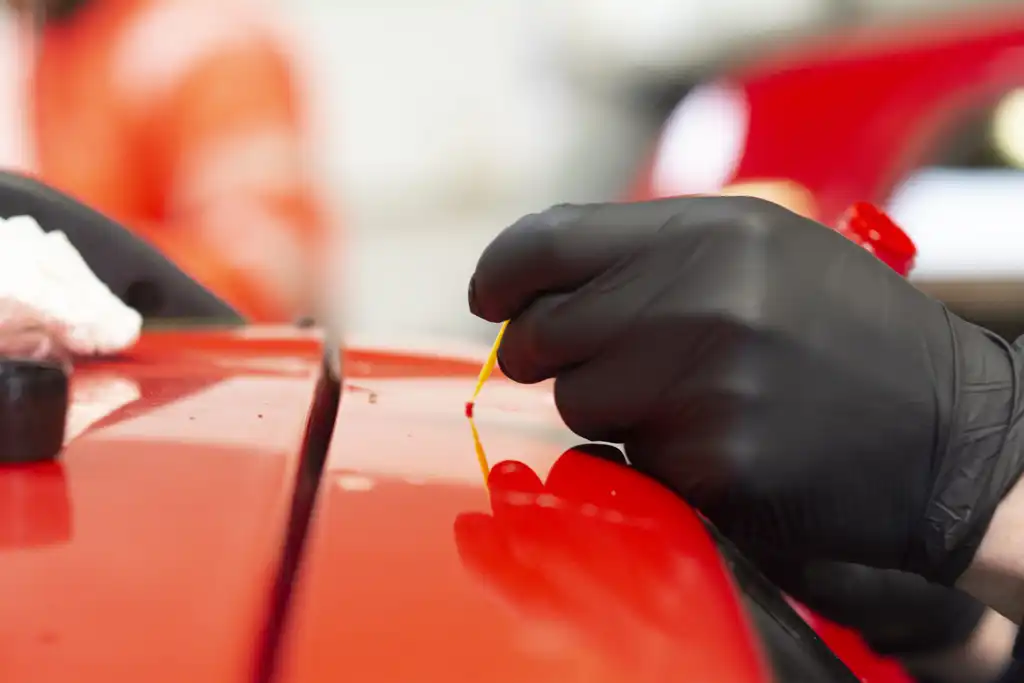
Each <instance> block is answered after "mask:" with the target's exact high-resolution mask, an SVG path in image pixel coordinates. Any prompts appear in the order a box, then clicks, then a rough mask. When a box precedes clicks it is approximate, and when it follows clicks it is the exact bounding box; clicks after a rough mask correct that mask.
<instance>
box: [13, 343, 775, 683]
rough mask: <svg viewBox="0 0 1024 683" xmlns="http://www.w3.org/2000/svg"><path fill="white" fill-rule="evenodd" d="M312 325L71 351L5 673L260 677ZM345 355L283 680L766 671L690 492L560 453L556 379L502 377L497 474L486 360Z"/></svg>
mask: <svg viewBox="0 0 1024 683" xmlns="http://www.w3.org/2000/svg"><path fill="white" fill-rule="evenodd" d="M318 346H319V342H318V341H317V339H316V338H315V337H314V336H311V335H302V334H300V333H287V334H280V335H279V334H277V333H275V332H273V331H263V330H259V329H248V330H247V329H241V330H237V331H221V332H181V333H172V332H164V333H156V332H154V333H149V334H147V335H145V336H144V337H143V339H142V341H141V343H140V344H139V346H138V347H137V348H135V349H134V350H132V351H131V352H130V354H128V355H126V356H125V357H124V358H120V359H114V360H108V361H101V362H90V363H83V364H81V365H80V366H79V367H77V368H76V370H75V375H74V378H73V406H72V415H71V420H70V421H71V425H70V426H69V428H70V432H69V441H68V443H67V446H66V449H65V452H64V453H63V455H62V457H61V459H60V461H59V463H57V464H49V465H43V466H31V467H20V468H6V469H2V470H0V494H2V495H0V501H2V502H0V604H2V605H3V606H4V611H3V619H0V680H5V681H19V682H20V681H32V682H33V683H50V682H53V683H56V682H58V681H60V682H61V683H63V682H65V681H69V680H74V681H80V682H82V683H90V682H96V683H99V681H103V682H104V683H111V682H113V683H117V682H119V681H123V682H125V683H127V682H129V681H131V682H135V681H147V682H154V681H167V682H171V681H175V682H180V681H189V682H190V683H204V682H210V683H213V682H215V681H216V682H217V683H223V682H224V681H245V680H251V679H250V678H249V676H250V672H251V666H252V664H253V648H254V646H255V643H256V642H257V633H258V630H259V626H260V625H261V623H262V618H263V614H264V609H265V607H266V602H265V601H266V599H267V593H268V588H269V585H270V581H271V575H272V571H273V569H274V567H275V563H276V559H275V557H276V553H277V552H278V551H279V550H280V545H281V538H282V531H283V525H284V523H285V519H286V515H287V509H288V497H289V495H290V493H291V486H292V477H293V475H294V467H295V464H296V462H297V456H296V454H297V452H298V449H299V444H300V440H301V434H302V428H303V425H304V421H305V417H306V411H307V408H308V405H309V401H310V398H311V394H312V389H313V385H314V380H315V375H316V369H317V367H318V363H319V348H318ZM346 355H347V358H346V367H347V370H348V372H349V377H348V381H349V382H350V383H351V384H350V386H349V387H348V391H347V392H346V394H345V397H344V399H343V403H342V410H341V411H340V414H339V415H340V419H339V423H338V425H337V429H336V432H335V441H334V442H333V447H332V451H331V453H330V458H329V462H328V471H327V473H326V475H325V479H324V482H323V488H322V495H321V498H320V502H319V508H318V510H317V512H316V515H315V517H314V525H313V528H312V531H311V539H310V546H309V548H308V554H307V557H306V563H305V565H304V569H303V573H302V579H301V581H300V582H299V584H298V590H297V594H296V598H295V600H296V602H295V609H294V612H293V614H292V617H291V620H290V621H289V628H288V630H287V632H286V637H285V641H284V654H285V656H284V659H283V662H282V668H281V675H282V680H286V681H292V682H294V683H312V682H320V681H323V682H331V683H333V682H335V681H338V680H362V681H382V682H384V681H386V682H388V683H391V682H393V681H397V680H437V681H445V682H446V683H447V682H452V681H467V682H469V681H472V682H473V683H477V682H478V681H480V680H508V681H522V680H531V681H538V682H539V681H545V680H550V681H555V680H558V681H564V680H567V679H584V680H587V681H630V682H636V681H664V680H714V681H730V682H734V683H744V682H747V681H749V682H751V683H753V682H759V681H766V680H768V677H769V674H768V669H767V666H766V664H765V660H764V659H763V657H762V653H761V652H759V651H758V646H757V645H756V643H757V640H756V638H755V637H754V634H753V632H752V629H751V627H750V625H749V624H748V623H747V620H746V618H745V616H744V615H743V612H742V608H741V607H740V604H739V602H738V601H737V598H736V593H735V590H734V587H733V585H732V581H731V579H730V577H729V575H728V573H727V571H726V569H725V567H724V565H723V563H722V561H721V559H720V558H719V556H718V554H717V551H716V548H715V546H714V544H713V542H712V541H711V539H710V537H709V536H708V535H707V533H706V531H705V529H704V527H703V526H702V524H701V523H700V521H699V519H698V518H697V516H696V515H695V514H694V513H693V512H692V511H691V510H690V509H689V508H688V507H687V506H686V505H685V504H684V503H682V502H681V501H680V500H679V499H677V498H676V497H675V496H673V495H671V494H670V493H668V492H667V491H666V490H664V489H662V488H660V487H659V486H657V485H655V484H654V483H653V482H651V481H649V480H647V479H645V478H643V477H640V476H639V475H636V474H634V473H632V472H630V471H629V470H628V469H626V468H623V467H620V466H617V465H613V464H610V463H607V462H604V461H601V460H597V459H594V458H591V457H587V456H580V455H578V454H577V455H575V456H574V455H572V454H568V455H566V456H561V454H562V451H563V449H564V448H565V447H567V446H569V445H572V444H573V443H575V441H576V440H575V439H574V438H573V437H572V435H571V434H568V433H567V431H566V430H565V428H564V427H563V426H562V425H561V423H560V421H559V419H558V416H557V413H556V411H555V410H554V406H553V402H552V400H551V394H550V388H549V387H546V386H535V387H522V386H518V385H513V384H512V383H509V382H507V381H505V380H503V379H500V378H499V379H496V380H495V381H494V382H493V383H492V384H490V385H488V387H487V388H486V390H485V394H484V398H483V399H482V400H481V403H480V406H479V409H478V411H477V419H478V421H479V427H480V432H481V434H482V438H483V443H484V445H485V446H486V448H487V449H488V452H489V456H490V458H491V462H492V463H497V462H498V461H501V460H508V461H515V463H513V464H504V465H498V466H497V467H496V468H495V470H494V471H493V472H492V475H491V486H490V489H488V488H487V487H485V485H484V481H483V478H482V475H481V473H480V471H479V468H478V464H477V459H476V455H475V451H474V443H473V439H472V437H471V432H470V429H469V424H468V423H467V420H466V419H465V417H464V416H463V405H464V401H465V399H466V397H467V395H468V393H469V392H470V391H471V389H472V385H473V380H474V379H475V376H476V373H477V371H478V369H479V366H478V364H477V363H476V362H475V360H460V359H458V358H444V357H431V356H426V355H420V356H417V355H412V354H394V353H385V352H372V351H351V352H348V353H347V354H346ZM125 387H132V388H133V389H132V390H130V391H125ZM560 456H561V457H560ZM555 463H557V464H555ZM556 470H557V471H560V472H561V473H562V474H561V475H560V476H556ZM534 472H536V473H538V474H533V473H534ZM496 473H500V474H499V475H496ZM496 476H497V478H495V477H496ZM542 478H545V479H546V482H545V483H543V484H542V483H541V481H542ZM568 531H571V532H572V533H569V534H568V535H566V533H567V532H568ZM510 553H511V554H510Z"/></svg>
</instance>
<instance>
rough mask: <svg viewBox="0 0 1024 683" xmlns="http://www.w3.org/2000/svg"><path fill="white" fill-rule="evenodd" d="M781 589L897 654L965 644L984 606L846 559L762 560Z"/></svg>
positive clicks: (950, 591) (879, 649)
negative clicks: (812, 560) (798, 563)
mask: <svg viewBox="0 0 1024 683" xmlns="http://www.w3.org/2000/svg"><path fill="white" fill-rule="evenodd" d="M761 568H762V571H764V572H765V574H766V575H768V576H769V577H770V578H771V579H772V580H773V581H774V582H775V583H776V584H777V585H778V586H779V587H780V588H782V590H784V591H786V592H787V593H789V594H790V595H791V596H793V597H794V598H796V599H797V600H799V601H800V602H802V603H803V604H805V605H807V606H808V607H810V608H811V609H813V610H814V611H815V612H817V613H818V614H820V615H821V616H823V617H825V618H826V619H829V620H831V621H834V622H836V623H837V624H841V625H843V626H846V627H849V628H852V629H854V630H855V631H857V632H858V633H860V635H861V636H862V637H863V638H864V640H865V641H866V642H867V643H868V645H870V646H871V649H873V650H874V651H875V652H878V653H879V654H883V655H891V656H896V657H908V656H918V655H931V654H938V653H942V652H946V651H950V650H953V649H955V648H957V647H960V646H963V645H964V644H965V643H966V642H967V640H968V638H970V636H971V634H973V633H974V630H975V629H976V628H977V627H978V624H979V622H980V621H981V617H982V615H983V614H984V613H985V606H984V605H982V604H981V603H980V602H978V601H977V600H975V599H974V598H972V597H971V596H969V595H967V594H966V593H962V592H960V591H958V590H955V589H952V588H948V587H946V586H941V585H939V584H935V583H929V582H928V581H926V580H924V579H922V578H921V577H920V576H917V575H915V574H908V573H906V572H901V571H898V570H894V569H875V568H873V567H865V566H862V565H856V564H848V563H845V562H830V561H814V562H807V563H804V564H803V565H797V564H790V563H786V562H779V563H772V562H767V563H761Z"/></svg>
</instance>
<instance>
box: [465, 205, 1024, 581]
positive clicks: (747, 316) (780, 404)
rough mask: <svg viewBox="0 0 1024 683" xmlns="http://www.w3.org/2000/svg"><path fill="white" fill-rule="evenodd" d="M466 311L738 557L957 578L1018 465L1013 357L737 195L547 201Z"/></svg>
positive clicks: (830, 237)
mask: <svg viewBox="0 0 1024 683" xmlns="http://www.w3.org/2000/svg"><path fill="white" fill-rule="evenodd" d="M469 300H470V308H471V310H472V311H473V312H474V313H475V314H476V315H478V316H480V317H482V318H484V319H486V320H490V321H494V322H497V321H501V320H505V319H509V318H510V319H511V323H510V325H509V328H508V331H507V332H506V336H505V340H504V342H503V344H502V347H501V351H500V355H499V360H500V363H501V368H502V369H503V370H504V372H505V374H506V375H508V376H509V377H510V378H511V379H513V380H516V381H519V382H525V383H531V382H538V381H540V380H544V379H546V378H551V377H555V378H556V383H555V400H556V402H557V405H558V409H559V412H560V413H561V416H562V418H563V420H564V421H565V423H566V424H567V425H568V426H569V427H570V428H571V429H572V430H573V431H574V432H576V433H577V434H579V435H581V436H583V437H584V438H587V439H591V440H595V441H609V442H615V443H622V444H624V446H625V449H626V452H627V454H628V456H629V458H630V460H631V461H632V463H633V465H634V466H635V467H636V468H637V469H639V470H641V471H642V472H645V473H647V474H648V475H650V476H652V477H654V478H656V479H658V480H659V481H661V482H662V483H663V484H665V485H667V486H668V487H670V488H672V489H673V490H675V491H676V492H678V493H679V494H681V495H683V496H684V497H686V498H687V499H688V500H689V501H690V502H691V503H693V504H695V505H696V506H697V507H698V508H699V509H700V510H701V511H702V512H703V513H704V514H705V515H706V516H708V517H709V519H711V520H712V521H713V522H714V523H715V524H716V525H718V526H719V527H720V528H721V529H722V530H723V531H724V532H725V533H726V534H728V535H729V536H731V537H732V538H733V539H734V540H735V541H736V542H737V543H738V544H740V545H741V546H742V547H744V548H745V549H747V550H748V551H751V552H752V554H753V555H755V556H756V555H759V554H761V553H760V552H759V550H760V551H763V550H765V549H770V550H771V551H773V552H776V553H783V554H786V555H788V556H789V557H791V558H820V559H831V560H838V561H846V562H853V563H857V564H862V565H867V566H872V567H880V568H896V569H904V570H907V571H910V572H914V573H917V574H920V575H922V576H925V577H927V578H929V579H932V580H935V581H938V582H944V583H952V582H954V581H955V580H956V579H957V577H958V576H959V575H960V574H961V573H962V572H963V570H964V569H965V568H966V567H967V565H968V564H969V563H970V561H971V559H972V557H973V555H974V553H975V551H976V550H977V546H978V543H979V542H980V539H981V537H982V535H983V534H984V531H985V530H986V527H987V525H988V523H989V521H990V519H991V516H992V513H993V511H994V509H995V507H996V506H997V504H998V503H999V502H1000V500H1001V499H1002V497H1003V496H1004V495H1005V494H1006V493H1007V492H1008V490H1009V489H1010V487H1011V485H1012V484H1013V483H1014V482H1015V481H1016V479H1017V477H1018V476H1019V474H1020V473H1021V470H1022V468H1024V458H1022V453H1021V448H1020V447H1021V442H1022V440H1021V435H1020V421H1021V410H1022V408H1024V403H1022V401H1021V397H1022V392H1024V386H1022V384H1021V382H1020V381H1019V380H1020V377H1021V374H1022V372H1021V369H1022V358H1021V353H1022V352H1021V350H1020V349H1017V348H1011V347H1010V346H1009V345H1008V344H1006V343H1005V342H1004V341H1002V340H1001V339H999V338H998V337H996V336H995V335H993V334H991V333H989V332H987V331H986V330H983V329H981V328H979V327H977V326H975V325H972V324H970V323H967V322H965V321H963V320H962V319H960V318H958V317H957V316H955V315H953V314H951V313H949V312H948V311H947V310H946V309H945V307H944V306H942V304H940V303H939V302H937V301H935V300H934V299H931V298H929V297H928V296H926V295H925V294H923V293H922V292H920V291H918V290H917V289H915V288H914V287H913V286H912V285H910V284H909V283H907V282H906V281H904V279H903V278H901V277H900V276H898V275H897V274H896V273H894V272H893V271H891V270H890V269H889V268H887V267H886V266H885V265H884V264H882V263H880V262H878V261H877V260H876V259H875V258H874V257H873V256H872V255H871V254H869V253H867V252H866V251H864V250H863V249H861V248H860V247H858V246H856V245H854V244H852V243H850V242H848V241H847V240H846V239H844V238H843V237H842V236H840V235H837V234H836V233H834V232H832V231H831V230H829V229H827V228H825V227H823V226H821V225H820V224H818V223H815V222H813V221H811V220H808V219H805V218H802V217H799V216H797V215H796V214H794V213H791V212H789V211H787V210H785V209H783V208H781V207H779V206H777V205H774V204H771V203H768V202H765V201H762V200H757V199H751V198H746V197H694V198H680V199H671V200H665V201H657V202H648V203H641V204H594V205H587V206H559V207H555V208H553V209H551V210H548V211H546V212H544V213H540V214H536V215H531V216H528V217H526V218H524V219H522V220H520V221H519V222H518V223H516V224H515V225H514V226H512V227H511V228H508V229H507V230H505V231H504V232H502V233H501V234H500V235H499V236H498V237H497V238H496V239H495V240H494V241H493V242H492V243H491V244H490V246H488V247H487V249H486V250H485V251H484V253H483V254H482V256H481V257H480V261H479V263H478V265H477V268H476V272H475V273H474V275H473V278H472V280H471V282H470V287H469Z"/></svg>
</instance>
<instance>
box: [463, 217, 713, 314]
mask: <svg viewBox="0 0 1024 683" xmlns="http://www.w3.org/2000/svg"><path fill="white" fill-rule="evenodd" d="M692 201H693V199H692V198H679V199H671V200H661V201H655V202H645V203H642V204H589V205H572V204H561V205H558V206H555V207H553V208H551V209H548V210H547V211H544V212H541V213H538V214H531V215H529V216H526V217H524V218H521V219H520V220H519V221H517V222H516V223H515V224H513V225H512V226H511V227H508V228H506V229H505V230H504V231H502V232H501V233H500V234H499V235H498V236H497V237H496V238H495V239H494V240H493V241H492V242H491V243H490V245H488V246H487V248H486V249H485V250H484V252H483V254H482V255H481V256H480V260H479V261H478V262H477V266H476V270H475V272H474V273H473V277H472V278H471V279H470V282H469V309H470V311H472V313H473V314H474V315H476V316H478V317H480V318H483V319H484V320H489V321H491V322H501V321H503V320H508V319H510V318H514V317H516V316H517V315H518V314H519V313H520V312H522V311H523V310H524V309H525V308H526V307H527V306H529V305H530V304H531V303H532V302H533V301H534V300H535V299H536V298H538V297H539V296H542V295H544V294H552V293H560V292H569V291H572V290H575V289H576V288H578V287H580V286H581V285H583V284H585V283H586V282H587V281H589V280H590V279H592V278H594V277H595V276H597V275H598V274H600V273H602V272H603V271H604V270H606V269H607V268H608V267H610V266H611V265H613V264H614V263H616V262H617V261H618V260H619V259H621V258H623V257H624V256H626V255H628V254H629V253H631V252H632V251H633V250H634V249H636V248H637V246H638V245H640V244H642V242H643V240H642V237H643V236H644V235H645V234H647V235H651V234H654V233H655V232H657V231H658V229H659V228H661V226H662V225H664V224H665V223H666V222H668V221H669V220H671V219H672V218H673V217H674V216H676V215H677V214H679V213H680V212H681V211H682V210H683V209H684V208H685V207H686V206H687V205H688V204H689V202H692ZM638 238H639V239H638Z"/></svg>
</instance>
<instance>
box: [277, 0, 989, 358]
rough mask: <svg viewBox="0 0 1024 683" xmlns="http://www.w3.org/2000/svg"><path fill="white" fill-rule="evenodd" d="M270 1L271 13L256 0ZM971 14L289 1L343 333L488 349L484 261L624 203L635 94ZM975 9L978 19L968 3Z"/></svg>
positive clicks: (843, 5) (640, 144)
mask: <svg viewBox="0 0 1024 683" xmlns="http://www.w3.org/2000/svg"><path fill="white" fill-rule="evenodd" d="M261 1H263V2H268V3H270V4H277V3H274V0H261ZM965 4H968V2H967V0H959V1H958V0H770V1H769V0H718V1H717V2H714V3H707V2H703V1H701V0H645V1H641V0H429V2H427V1H423V0H420V1H414V0H375V1H371V0H362V1H360V0H290V2H289V3H288V5H287V6H286V7H282V6H281V5H280V4H277V7H276V9H277V10H278V11H279V12H283V14H282V16H284V17H285V18H286V19H287V22H286V23H287V25H288V28H289V29H290V32H291V40H292V44H293V45H295V46H296V47H297V48H298V49H299V54H300V55H301V56H302V58H303V61H304V64H305V67H306V73H307V76H308V79H307V82H308V83H309V85H310V88H309V95H310V98H311V100H310V101H311V103H312V113H313V118H314V121H315V124H316V126H315V131H316V133H317V136H316V138H317V140H318V145H317V149H316V150H315V152H316V156H317V159H318V163H319V165H320V167H321V168H322V182H323V185H324V187H325V191H326V193H327V196H328V197H330V198H331V200H332V202H333V204H334V207H333V208H334V210H335V212H336V214H337V216H338V218H339V222H340V223H341V224H342V225H343V226H344V229H345V231H346V244H345V248H344V253H339V254H338V267H339V272H341V273H343V274H344V277H345V280H346V282H347V284H348V287H347V292H348V296H347V301H346V305H345V311H346V315H347V317H348V319H349V325H350V326H351V327H352V328H354V329H356V330H358V331H361V332H369V333H379V334H385V335H390V334H397V333H409V332H413V331H415V332H422V333H426V334H431V335H441V336H451V335H455V336H466V335H469V336H472V337H476V338H479V339H486V338H487V337H488V335H490V334H491V333H492V330H490V329H489V328H488V326H487V325H484V324H482V323H480V322H479V321H476V320H474V319H473V318H472V317H471V316H470V315H469V314H468V312H467V310H466V304H465V288H466V283H467V281H468V278H469V275H470V273H471V272H472V269H473V265H474V263H475V260H476V258H477V256H478V255H479V253H480V250H481V249H482V248H483V247H484V246H485V245H486V244H487V242H488V240H489V239H490V238H491V237H492V236H493V235H494V234H495V233H496V232H497V231H498V230H499V229H501V228H502V227H504V226H505V225H506V224H508V223H510V222H511V221H513V220H514V219H516V218H517V217H519V216H520V215H521V214H523V213H526V212H530V211H534V210H538V209H541V208H544V207H545V206H547V205H548V204H551V203H554V202H558V201H586V200H595V199H607V198H615V197H620V196H622V195H623V194H624V193H625V191H626V186H627V184H628V183H629V181H630V179H631V176H632V174H633V173H634V172H635V170H636V168H637V164H638V163H639V162H640V160H641V158H642V157H643V156H644V155H645V154H646V152H647V147H648V145H650V144H651V139H652V135H653V134H654V132H655V130H656V126H657V123H658V121H657V120H651V119H649V118H645V115H646V112H644V111H643V110H642V109H641V107H640V105H639V104H638V103H637V99H636V97H635V94H636V92H637V83H638V82H639V83H644V82H658V81H659V80H669V81H671V80H672V79H675V80H676V81H680V82H684V83H685V82H687V81H688V79H689V80H693V81H696V80H699V79H700V77H701V75H702V74H704V73H706V72H707V70H708V68H709V66H713V65H714V64H716V63H718V62H719V61H720V60H721V59H723V58H727V57H728V58H735V57H736V56H737V55H738V54H740V55H742V54H745V53H747V52H750V51H752V50H754V49H756V48H758V47H759V46H762V45H766V44H770V43H771V42H772V41H780V40H783V39H785V38H787V37H790V36H796V35H801V34H803V33H808V32H812V31H814V30H816V29H819V28H821V27H824V26H828V25H830V24H833V23H835V22H841V21H846V20H848V19H849V18H851V17H857V18H858V19H859V20H861V21H876V20H879V21H884V20H887V19H889V18H892V17H898V16H900V15H904V14H907V13H922V12H927V11H933V12H934V11H940V10H942V9H944V8H945V7H949V6H963V5H965ZM970 4H974V5H976V4H979V3H978V2H972V3H970Z"/></svg>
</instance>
